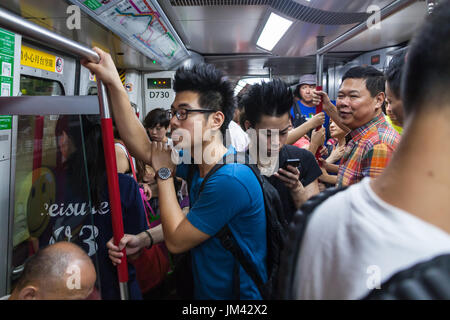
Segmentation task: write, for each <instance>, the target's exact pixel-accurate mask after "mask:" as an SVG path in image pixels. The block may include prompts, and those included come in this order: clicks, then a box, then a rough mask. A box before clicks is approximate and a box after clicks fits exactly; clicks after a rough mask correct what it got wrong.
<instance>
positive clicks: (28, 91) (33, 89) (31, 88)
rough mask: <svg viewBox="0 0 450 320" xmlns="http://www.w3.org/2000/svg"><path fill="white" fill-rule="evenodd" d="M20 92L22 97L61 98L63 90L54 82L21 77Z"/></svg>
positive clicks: (59, 84)
mask: <svg viewBox="0 0 450 320" xmlns="http://www.w3.org/2000/svg"><path fill="white" fill-rule="evenodd" d="M20 92H21V94H22V95H23V96H63V95H64V88H63V86H62V85H61V83H59V82H57V81H55V80H49V79H43V78H36V77H30V76H25V75H21V76H20Z"/></svg>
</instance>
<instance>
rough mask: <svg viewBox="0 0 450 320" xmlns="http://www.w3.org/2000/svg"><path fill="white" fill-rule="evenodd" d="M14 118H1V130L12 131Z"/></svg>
mask: <svg viewBox="0 0 450 320" xmlns="http://www.w3.org/2000/svg"><path fill="white" fill-rule="evenodd" d="M11 123H12V116H0V130H9V129H11Z"/></svg>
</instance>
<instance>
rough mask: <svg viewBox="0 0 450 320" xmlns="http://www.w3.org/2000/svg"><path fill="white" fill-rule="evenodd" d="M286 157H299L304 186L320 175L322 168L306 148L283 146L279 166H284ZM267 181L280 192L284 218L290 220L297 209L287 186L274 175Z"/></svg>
mask: <svg viewBox="0 0 450 320" xmlns="http://www.w3.org/2000/svg"><path fill="white" fill-rule="evenodd" d="M287 159H300V165H299V166H298V170H299V171H300V182H301V183H302V184H303V186H304V187H306V186H307V185H308V184H310V183H311V182H313V181H314V180H316V179H317V178H318V177H320V176H321V175H322V170H320V167H319V165H318V164H317V161H316V159H315V157H314V155H313V154H312V153H311V152H309V151H308V150H306V149H301V148H298V147H296V146H292V145H285V146H283V148H281V151H280V158H279V167H280V168H282V167H283V166H284V164H285V162H286V160H287ZM269 181H270V183H271V184H272V185H273V186H274V187H275V189H277V191H278V193H279V194H280V199H281V202H282V204H283V211H284V215H285V217H286V220H287V221H288V222H291V220H292V217H293V216H294V213H295V211H297V209H296V207H295V205H294V199H292V196H291V192H290V191H289V188H288V187H286V186H285V185H284V182H283V181H281V180H280V179H278V178H277V177H275V176H271V177H270V178H269Z"/></svg>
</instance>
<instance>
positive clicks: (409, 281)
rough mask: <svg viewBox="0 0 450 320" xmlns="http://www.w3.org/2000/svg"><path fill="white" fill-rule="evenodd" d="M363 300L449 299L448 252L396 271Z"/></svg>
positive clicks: (449, 263)
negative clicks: (379, 287)
mask: <svg viewBox="0 0 450 320" xmlns="http://www.w3.org/2000/svg"><path fill="white" fill-rule="evenodd" d="M364 300H450V254H444V255H440V256H437V257H435V258H433V259H431V260H429V261H426V262H421V263H418V264H416V265H414V266H412V267H410V268H408V269H406V270H402V271H399V272H397V273H396V274H394V275H393V276H392V277H391V278H390V279H389V280H387V281H385V282H384V283H383V284H382V285H381V289H373V290H372V291H371V292H370V293H369V294H368V295H367V296H366V297H365V298H364Z"/></svg>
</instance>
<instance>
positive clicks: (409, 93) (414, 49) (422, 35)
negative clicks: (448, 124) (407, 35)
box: [402, 0, 450, 113]
mask: <svg viewBox="0 0 450 320" xmlns="http://www.w3.org/2000/svg"><path fill="white" fill-rule="evenodd" d="M449 21H450V1H448V0H447V1H443V2H441V3H439V5H438V6H437V7H435V8H434V10H433V13H431V14H430V15H429V16H428V17H427V19H426V20H425V22H424V24H423V26H422V27H421V28H420V29H419V30H418V32H417V33H416V34H415V36H414V37H413V39H412V41H411V43H410V49H409V52H408V55H407V57H406V67H405V71H404V75H403V79H402V98H403V106H404V108H405V112H406V113H409V112H413V111H421V110H423V109H424V108H429V107H431V106H435V107H440V106H442V102H445V103H446V104H447V105H448V100H449V98H450V93H449V90H448V88H449V87H450V58H449V57H450V41H449V39H450V24H449ZM430 102H433V103H430Z"/></svg>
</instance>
